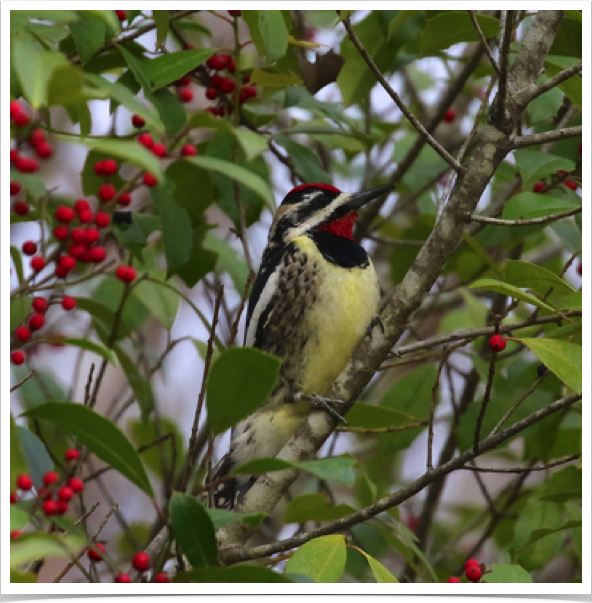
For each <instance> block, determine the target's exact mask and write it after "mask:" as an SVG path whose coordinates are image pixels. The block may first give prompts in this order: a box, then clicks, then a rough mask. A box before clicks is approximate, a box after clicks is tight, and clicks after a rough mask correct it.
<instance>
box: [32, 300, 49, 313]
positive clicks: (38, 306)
mask: <svg viewBox="0 0 592 603" xmlns="http://www.w3.org/2000/svg"><path fill="white" fill-rule="evenodd" d="M31 305H32V306H33V310H35V312H41V313H44V312H47V308H49V303H48V302H47V300H46V299H45V298H44V297H34V298H33V303H32V304H31Z"/></svg>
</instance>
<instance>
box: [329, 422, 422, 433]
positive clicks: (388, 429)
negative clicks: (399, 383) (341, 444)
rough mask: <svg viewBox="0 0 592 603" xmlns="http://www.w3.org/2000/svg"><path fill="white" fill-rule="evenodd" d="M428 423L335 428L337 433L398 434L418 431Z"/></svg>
mask: <svg viewBox="0 0 592 603" xmlns="http://www.w3.org/2000/svg"><path fill="white" fill-rule="evenodd" d="M427 424H428V421H417V422H416V423H408V424H407V425H392V426H390V427H374V428H370V427H351V426H350V427H343V426H341V425H339V426H338V427H336V428H335V431H343V432H347V433H368V434H376V433H397V432H399V431H408V430H409V429H416V428H417V427H425V426H426V425H427Z"/></svg>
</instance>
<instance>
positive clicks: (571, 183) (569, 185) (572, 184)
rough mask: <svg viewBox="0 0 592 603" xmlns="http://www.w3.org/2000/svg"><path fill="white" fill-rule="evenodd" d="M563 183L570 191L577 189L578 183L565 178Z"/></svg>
mask: <svg viewBox="0 0 592 603" xmlns="http://www.w3.org/2000/svg"><path fill="white" fill-rule="evenodd" d="M564 184H565V186H567V188H571V190H572V191H577V190H578V185H577V184H576V183H575V182H574V181H573V180H566V181H565V182H564Z"/></svg>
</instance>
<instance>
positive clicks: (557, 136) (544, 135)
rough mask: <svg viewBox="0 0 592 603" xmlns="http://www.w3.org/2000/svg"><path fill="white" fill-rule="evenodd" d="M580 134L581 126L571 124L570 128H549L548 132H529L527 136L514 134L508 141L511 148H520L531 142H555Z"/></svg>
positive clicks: (527, 145)
mask: <svg viewBox="0 0 592 603" xmlns="http://www.w3.org/2000/svg"><path fill="white" fill-rule="evenodd" d="M581 135H582V126H573V127H572V128H561V129H559V130H551V131H550V132H541V133H540V134H530V135H528V136H516V138H513V139H512V140H511V141H510V144H511V145H512V148H514V149H521V148H522V147H529V146H531V145H533V144H544V143H545V142H555V141H556V140H563V139H564V138H575V137H576V136H581Z"/></svg>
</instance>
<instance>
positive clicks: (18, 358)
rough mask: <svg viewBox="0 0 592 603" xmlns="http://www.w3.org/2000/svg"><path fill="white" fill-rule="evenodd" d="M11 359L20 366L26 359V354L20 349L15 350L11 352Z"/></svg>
mask: <svg viewBox="0 0 592 603" xmlns="http://www.w3.org/2000/svg"><path fill="white" fill-rule="evenodd" d="M10 360H11V362H12V364H16V366H20V365H21V364H23V362H24V361H25V354H24V352H21V351H20V350H15V351H14V352H11V354H10Z"/></svg>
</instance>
